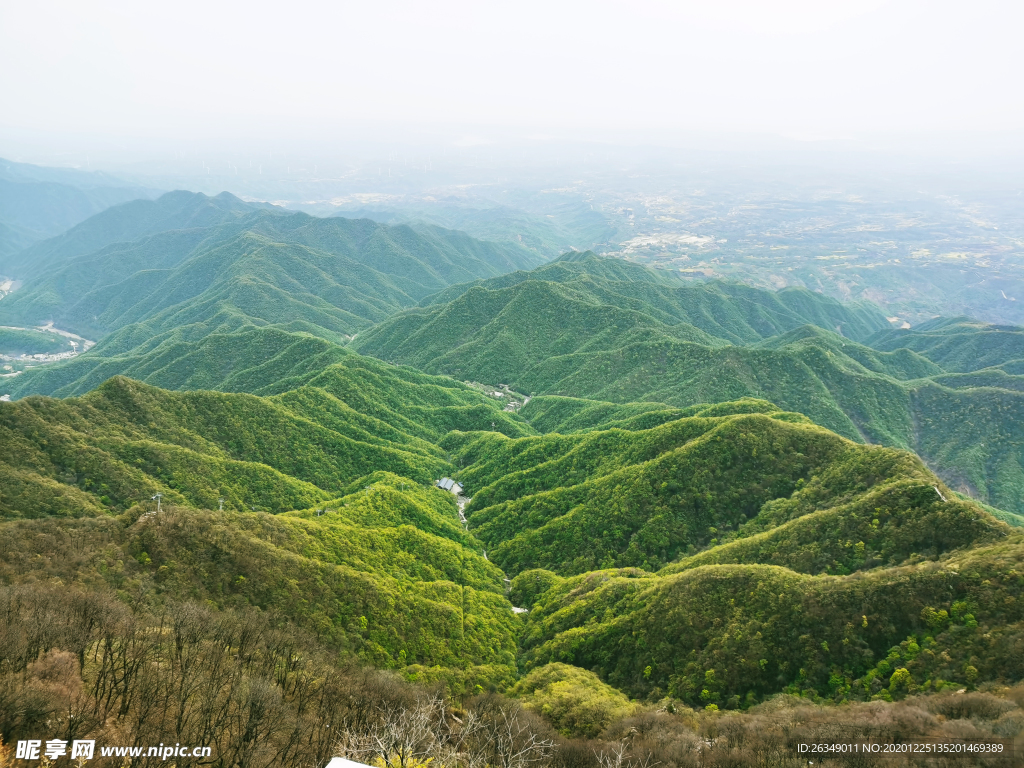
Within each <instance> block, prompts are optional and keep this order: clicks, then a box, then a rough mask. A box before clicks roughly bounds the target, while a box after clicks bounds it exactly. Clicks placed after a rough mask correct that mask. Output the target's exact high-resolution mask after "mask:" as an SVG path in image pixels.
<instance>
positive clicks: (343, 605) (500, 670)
mask: <svg viewBox="0 0 1024 768" xmlns="http://www.w3.org/2000/svg"><path fill="white" fill-rule="evenodd" d="M306 378H307V379H308V381H307V383H306V384H305V385H304V386H301V387H298V388H291V389H289V390H288V391H286V392H282V393H281V394H278V395H275V396H271V397H256V396H253V395H245V394H222V393H214V392H208V391H195V392H185V393H173V392H168V391H165V390H161V389H157V388H154V387H150V386H147V385H144V384H142V383H140V382H136V381H132V380H130V379H126V378H123V377H116V378H113V379H110V380H109V381H107V382H106V383H105V384H103V385H102V386H101V387H99V388H98V389H96V390H94V391H93V392H91V393H89V394H88V395H86V396H85V397H82V398H70V399H66V400H53V399H49V398H41V397H31V398H27V399H24V400H21V401H18V402H14V403H2V404H0V444H3V445H4V446H5V450H4V451H3V457H2V459H0V519H2V520H4V521H6V522H3V523H2V527H3V528H4V531H3V534H2V535H3V540H4V541H5V542H7V544H6V545H5V546H4V547H3V553H2V554H0V572H2V573H3V574H4V576H3V578H4V580H5V582H7V583H10V581H12V580H14V581H19V580H21V579H22V578H23V576H24V570H25V558H26V557H29V555H28V553H29V552H30V551H31V550H32V548H33V547H34V546H35V544H33V543H32V542H33V540H34V534H32V533H30V532H31V531H36V532H43V531H55V530H60V531H62V532H63V534H62V535H66V536H70V537H71V539H73V540H74V541H76V542H77V544H76V545H75V546H76V549H75V556H74V557H73V558H72V560H71V561H64V560H60V559H57V560H48V562H49V565H47V566H45V567H44V568H43V570H44V571H45V570H47V569H50V573H49V576H47V578H51V577H52V578H62V579H67V580H70V581H71V582H74V583H76V584H80V585H81V586H83V587H88V588H89V589H93V590H95V589H100V590H115V591H124V590H131V589H142V590H143V591H144V592H146V593H147V594H148V595H149V598H148V599H149V600H150V601H155V602H154V603H153V604H154V605H155V606H158V605H159V604H160V603H161V602H163V601H170V600H181V599H191V600H196V601H200V602H206V603H207V604H209V605H216V606H217V607H219V608H224V609H226V608H232V607H241V606H250V607H253V606H254V607H257V608H260V609H263V610H274V611H277V612H279V613H283V614H284V615H285V616H287V617H288V618H289V620H290V621H293V622H294V623H295V624H296V625H298V626H299V627H302V628H304V629H305V630H306V631H309V632H312V633H314V634H316V635H317V637H319V638H320V641H321V642H322V643H324V644H326V645H327V646H328V647H330V648H333V649H335V650H336V651H338V650H340V651H342V652H344V653H348V654H356V655H358V656H359V657H360V658H362V659H364V660H365V661H368V662H371V663H373V664H376V665H378V666H398V667H402V668H405V667H408V666H410V665H423V666H425V667H427V668H434V667H438V668H439V669H443V670H449V671H446V672H445V673H444V674H446V675H449V676H450V675H455V677H456V678H459V679H462V678H463V677H465V676H466V675H468V676H469V678H467V679H472V680H473V682H474V684H475V683H476V681H477V680H479V681H481V682H483V683H484V684H488V685H489V684H491V683H489V682H488V681H491V680H493V679H508V678H509V677H510V676H511V675H512V674H513V673H514V652H515V631H516V622H515V621H514V619H513V614H512V611H511V606H510V605H509V604H508V602H507V600H506V598H505V597H504V589H503V582H502V573H501V572H500V570H498V568H497V567H496V566H494V565H493V564H491V563H489V562H488V561H487V560H486V559H485V558H484V556H483V545H482V544H481V543H480V542H479V541H477V540H476V539H475V537H473V536H472V535H471V534H469V533H468V532H467V531H466V530H465V528H464V527H463V525H462V524H461V523H460V521H459V516H458V512H457V509H456V505H455V501H454V498H453V497H452V495H451V494H450V493H448V492H446V491H441V490H439V489H436V488H434V487H433V481H434V480H435V479H437V478H438V477H440V476H442V475H443V474H447V473H450V471H451V465H450V463H449V461H448V457H447V454H446V453H445V451H444V450H443V449H442V448H440V447H439V446H438V444H437V443H438V441H439V439H440V437H441V436H442V435H444V434H446V433H448V432H449V431H451V430H452V429H460V430H480V429H492V428H494V429H498V430H505V431H507V432H508V434H510V435H512V436H523V435H526V434H530V432H531V430H530V429H529V428H528V427H526V426H525V425H524V424H523V423H522V421H521V420H519V419H517V418H516V417H514V416H513V415H510V414H508V413H505V412H503V411H502V410H501V408H500V406H499V405H497V404H495V403H494V400H493V398H489V397H487V396H486V395H484V394H483V393H481V392H478V391H476V390H473V389H470V388H468V387H466V386H463V385H460V384H458V383H456V382H454V381H452V380H450V379H439V378H437V377H430V376H426V375H424V374H420V373H416V372H414V371H410V370H406V369H397V368H394V367H392V366H387V365H384V364H382V363H379V362H377V361H374V360H372V359H368V358H360V357H358V356H356V355H353V354H351V353H343V359H342V361H341V362H338V363H336V364H334V365H329V366H326V367H325V368H321V370H319V371H317V372H316V373H315V374H313V375H311V376H307V377H306ZM278 383H279V384H280V380H278ZM158 493H159V494H161V495H162V504H163V505H164V510H163V511H162V512H161V513H160V514H159V515H157V516H153V515H150V514H148V512H147V510H151V509H153V508H154V505H155V502H153V501H151V497H153V496H155V495H156V494H158ZM221 505H223V511H209V510H217V509H218V507H219V506H221ZM268 513H279V514H274V515H271V514H268ZM71 562H74V563H77V565H76V566H71V565H69V563H71ZM108 563H109V564H110V565H109V568H108V565H107V564H108ZM69 568H70V569H71V570H70V572H69V570H68V569H69ZM28 570H29V571H31V572H32V573H35V574H36V575H37V576H42V575H43V572H42V571H39V570H38V568H37V567H36V566H35V565H32V566H29V567H28ZM460 670H461V671H460ZM460 676H462V677H460Z"/></svg>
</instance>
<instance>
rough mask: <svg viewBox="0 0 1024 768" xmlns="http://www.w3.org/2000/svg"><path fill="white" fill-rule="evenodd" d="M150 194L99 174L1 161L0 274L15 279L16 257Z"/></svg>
mask: <svg viewBox="0 0 1024 768" xmlns="http://www.w3.org/2000/svg"><path fill="white" fill-rule="evenodd" d="M152 195H153V193H152V191H151V190H148V189H145V188H143V187H139V186H135V185H132V184H128V183H126V182H124V181H121V180H120V179H117V178H114V177H112V176H108V175H107V174H103V173H94V172H89V171H79V170H73V169H63V168H47V167H44V166H38V165H29V164H27V163H15V162H11V161H10V160H3V159H0V275H7V276H8V277H14V276H16V272H17V269H16V267H15V264H16V262H14V261H11V259H12V258H13V257H14V255H15V254H17V253H19V252H20V251H23V250H24V249H26V248H28V247H30V246H32V245H33V244H35V243H37V242H39V241H41V240H45V239H47V238H50V237H53V236H55V235H58V234H60V233H61V232H63V231H64V230H66V229H68V228H70V227H73V226H74V225H76V224H78V223H79V222H81V221H83V220H85V219H87V218H89V217H90V216H93V215H94V214H97V213H99V212H100V211H102V210H104V209H106V208H109V207H110V206H113V205H118V204H119V203H123V202H125V201H127V200H134V199H136V198H140V197H151V196H152Z"/></svg>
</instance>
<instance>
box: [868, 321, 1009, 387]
mask: <svg viewBox="0 0 1024 768" xmlns="http://www.w3.org/2000/svg"><path fill="white" fill-rule="evenodd" d="M868 343H869V344H870V345H871V346H872V347H874V348H876V349H881V350H891V349H911V350H913V351H915V352H917V353H919V354H921V355H923V356H924V357H926V358H928V359H929V360H931V361H933V362H934V363H936V364H938V365H940V366H942V368H943V369H944V370H946V371H949V372H951V373H970V372H972V371H980V370H982V369H987V368H996V369H1001V370H1005V371H1006V372H1007V373H1015V374H1020V373H1021V372H1022V370H1024V328H1018V327H1017V326H1012V325H989V324H987V323H980V322H978V321H976V320H972V319H970V318H968V317H953V318H942V317H940V318H936V319H934V320H929V321H928V322H925V323H922V324H921V325H919V326H917V327H916V328H913V329H909V330H902V329H900V330H889V331H885V332H882V333H880V334H878V335H877V336H875V337H872V339H870V341H869V342H868Z"/></svg>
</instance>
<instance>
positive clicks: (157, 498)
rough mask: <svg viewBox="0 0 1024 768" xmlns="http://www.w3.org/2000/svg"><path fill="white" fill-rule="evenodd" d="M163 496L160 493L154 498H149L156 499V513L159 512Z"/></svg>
mask: <svg viewBox="0 0 1024 768" xmlns="http://www.w3.org/2000/svg"><path fill="white" fill-rule="evenodd" d="M163 496H164V495H163V494H162V493H158V494H156V495H155V496H152V497H150V498H153V499H156V511H157V512H159V511H160V499H162V498H163Z"/></svg>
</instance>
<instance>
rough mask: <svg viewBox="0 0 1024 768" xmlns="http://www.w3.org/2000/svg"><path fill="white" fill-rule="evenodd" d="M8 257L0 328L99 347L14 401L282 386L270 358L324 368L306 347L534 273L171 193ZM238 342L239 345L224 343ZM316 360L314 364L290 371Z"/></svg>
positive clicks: (471, 251) (399, 239)
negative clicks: (122, 384) (22, 273)
mask: <svg viewBox="0 0 1024 768" xmlns="http://www.w3.org/2000/svg"><path fill="white" fill-rule="evenodd" d="M125 238H135V239H131V240H126V239H125ZM23 255H24V257H25V259H26V261H25V264H26V266H25V270H26V271H27V272H28V273H29V274H30V275H36V276H35V277H34V278H33V277H30V278H29V279H28V280H27V281H26V283H25V286H24V287H23V288H21V289H20V290H18V291H15V292H14V293H12V294H10V295H9V296H7V297H6V298H5V299H4V300H3V301H2V302H0V318H3V319H2V320H0V322H4V323H10V324H11V325H22V326H30V325H38V324H41V323H44V322H51V321H52V322H54V323H55V324H56V325H57V327H60V328H62V329H68V330H72V331H74V332H76V333H80V334H81V335H83V336H85V337H88V338H92V339H97V338H98V339H101V341H100V343H99V344H97V345H96V347H95V348H94V349H93V350H91V351H90V353H89V354H87V355H82V356H80V357H77V358H75V359H74V360H70V361H67V362H65V363H59V364H56V365H49V366H47V367H45V368H37V369H35V370H31V371H28V372H26V373H25V374H24V375H23V376H21V377H19V378H18V379H17V380H16V381H8V382H7V383H6V386H5V390H6V393H7V394H10V395H12V396H14V397H21V396H24V395H27V394H60V395H68V394H83V393H85V392H87V391H89V390H90V389H92V388H94V387H96V386H98V385H99V384H100V383H102V381H104V380H105V379H107V378H109V377H110V376H114V375H118V374H125V375H131V376H135V377H136V378H139V379H145V380H151V381H153V382H154V383H157V384H159V385H161V386H164V387H169V388H176V389H180V388H219V389H225V388H226V389H242V390H245V391H254V390H255V389H258V388H259V387H257V386H255V385H253V383H252V381H250V380H248V379H246V378H245V372H246V371H249V370H250V369H252V368H258V367H259V366H261V365H264V366H265V367H264V368H263V369H262V370H263V374H260V375H262V376H263V379H261V381H262V383H261V384H260V385H259V386H263V385H264V384H266V383H269V382H270V381H272V377H271V371H273V372H275V373H282V370H283V369H281V367H280V366H281V364H282V363H281V361H282V356H283V357H287V358H288V359H291V360H294V361H296V364H299V365H300V366H301V365H305V369H306V370H315V366H316V365H317V364H326V363H325V361H327V362H332V361H333V360H334V357H332V355H333V354H334V353H335V352H336V351H337V349H336V347H334V345H331V344H327V345H326V346H324V345H323V344H321V345H317V344H316V343H315V342H313V341H312V340H311V339H310V338H309V336H310V335H312V336H315V337H318V338H319V339H321V340H330V341H333V342H335V343H338V342H344V341H345V340H346V337H347V336H349V335H352V334H355V333H357V332H358V331H359V330H360V329H363V328H366V327H368V326H369V325H370V324H371V323H373V322H375V321H378V320H381V319H383V318H385V317H387V316H389V315H390V314H392V313H393V312H395V311H396V310H398V309H400V308H402V307H408V306H412V305H414V304H416V302H418V301H420V300H421V299H422V298H424V297H425V296H427V295H428V294H430V293H432V292H436V291H437V290H439V289H442V288H445V287H446V286H448V285H450V284H452V283H455V282H460V281H466V280H472V279H474V278H477V277H480V276H493V275H498V274H501V273H502V272H507V271H510V270H515V269H518V268H521V267H523V266H528V265H531V264H535V263H537V260H538V257H536V256H534V255H532V254H531V253H529V252H528V251H526V250H525V249H523V248H521V247H518V246H514V245H496V244H493V243H484V242H481V241H478V240H474V239H473V238H471V237H469V236H467V235H465V234H463V233H460V232H452V231H449V230H442V229H439V228H436V227H420V228H418V229H417V230H415V231H414V230H413V229H411V228H409V227H407V226H397V227H389V226H384V225H380V224H376V223H374V222H371V221H367V220H359V221H355V220H349V219H316V218H313V217H310V216H307V215H305V214H295V213H286V212H282V211H280V210H276V209H272V208H267V207H265V206H264V207H260V206H253V205H250V204H247V203H243V202H242V201H241V200H238V199H237V198H234V197H232V196H231V195H228V194H226V193H225V194H221V195H218V196H217V197H214V198H210V197H206V196H205V195H199V194H192V193H186V192H174V193H168V194H167V195H164V196H163V197H161V198H160V199H158V200H155V201H134V202H132V203H129V204H126V205H124V206H117V207H115V208H112V209H110V210H108V211H105V212H103V213H102V214H100V215H98V216H96V217H93V218H92V219H89V220H88V221H86V222H83V223H82V224H81V225H79V226H78V227H75V228H74V229H72V230H71V231H69V232H68V233H66V234H65V235H63V236H61V237H60V238H56V239H55V240H52V241H47V242H45V243H41V244H39V245H38V246H36V247H35V248H33V249H30V251H29V252H26V254H23ZM270 326H273V327H274V329H276V330H279V331H282V332H284V333H275V332H273V331H271V330H270ZM257 329H262V330H263V331H264V332H263V333H258V332H257ZM239 330H245V331H246V333H245V334H244V335H242V336H240V337H239V338H237V339H234V340H229V339H227V338H225V337H226V336H227V335H229V334H231V333H233V332H235V331H239ZM296 334H298V335H296ZM209 336H216V337H217V338H216V339H214V340H213V341H212V342H211V344H210V345H207V346H205V347H204V350H203V351H200V350H198V349H187V348H186V347H187V346H189V345H195V344H196V343H198V342H200V341H201V340H203V339H205V338H207V337H209ZM313 347H318V350H317V351H316V352H313V351H312V348H313ZM329 347H333V348H334V352H330V353H327V352H324V350H326V349H328V348H329ZM37 351H44V350H37ZM321 352H324V354H326V357H324V358H323V359H321V360H319V361H318V362H316V363H315V362H313V361H311V360H308V361H306V362H305V363H302V362H301V361H300V357H301V356H302V355H303V354H311V355H319V354H320V353H321ZM174 361H177V362H176V363H175V362H174ZM229 361H232V362H231V363H230V364H229ZM321 367H322V366H321ZM158 371H160V372H161V373H159V374H157V372H158ZM232 374H238V377H236V379H235V380H233V381H231V382H226V381H224V379H230V378H231V376H232ZM285 375H291V372H289V371H286V372H285Z"/></svg>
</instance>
